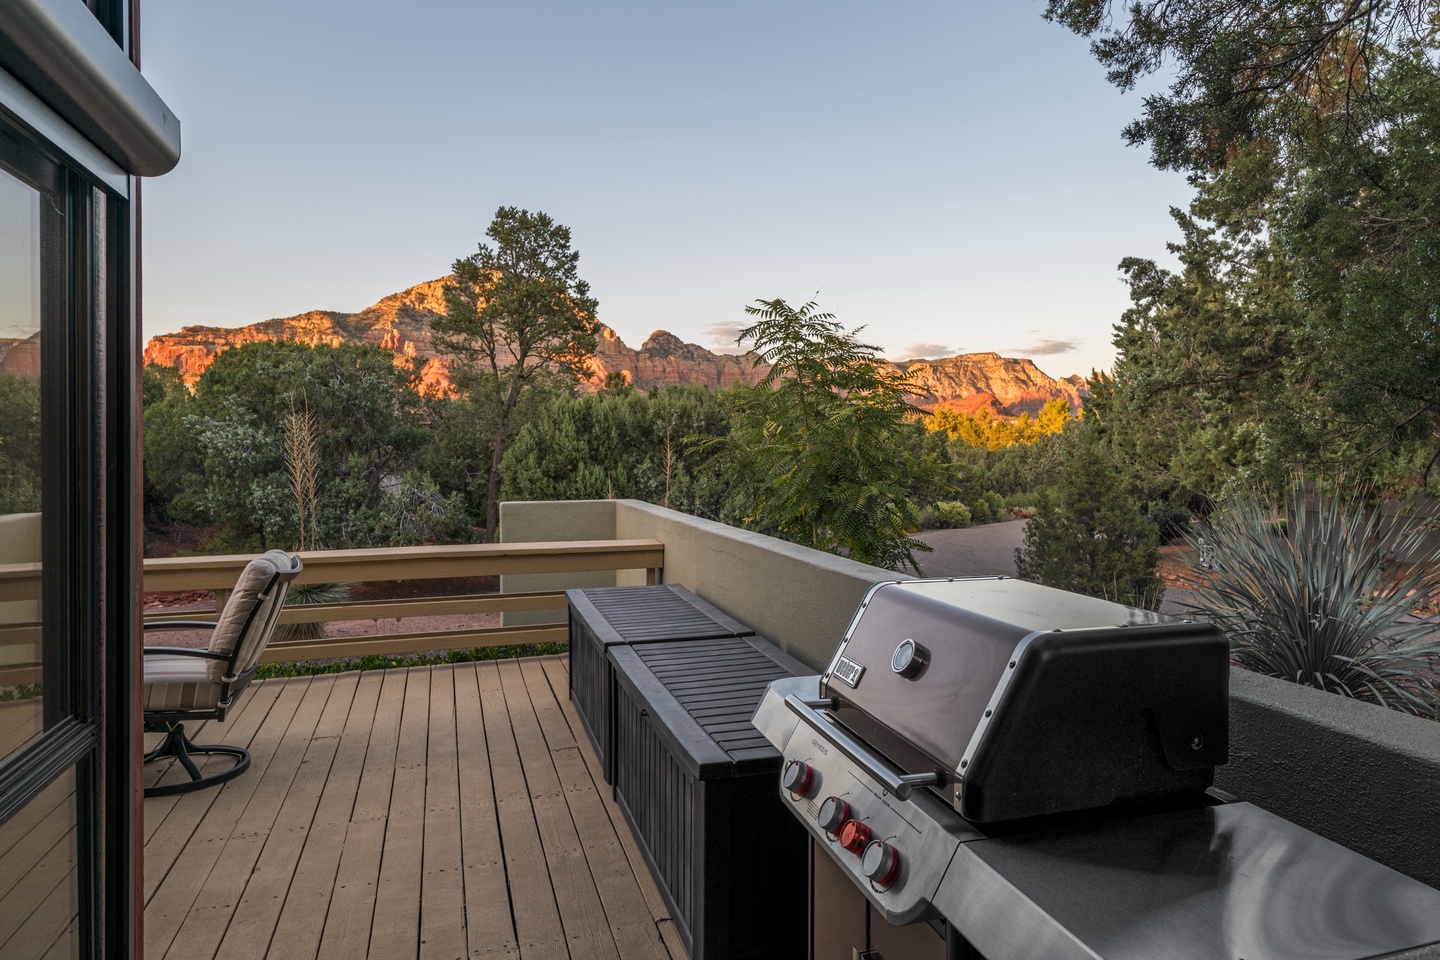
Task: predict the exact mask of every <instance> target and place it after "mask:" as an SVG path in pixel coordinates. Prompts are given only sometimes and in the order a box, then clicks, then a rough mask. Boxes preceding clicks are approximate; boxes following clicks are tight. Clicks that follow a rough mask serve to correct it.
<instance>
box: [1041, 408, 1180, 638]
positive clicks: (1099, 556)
mask: <svg viewBox="0 0 1440 960" xmlns="http://www.w3.org/2000/svg"><path fill="white" fill-rule="evenodd" d="M1070 433H1071V436H1070V437H1069V438H1068V439H1069V440H1070V441H1071V442H1070V455H1069V457H1068V458H1067V459H1066V463H1065V466H1064V468H1063V470H1062V471H1061V474H1060V482H1059V485H1058V488H1057V490H1056V492H1055V497H1054V498H1053V499H1052V500H1050V501H1049V502H1047V503H1046V504H1045V505H1044V506H1042V507H1041V508H1040V510H1039V512H1038V513H1037V514H1036V515H1035V516H1034V517H1033V518H1032V519H1031V520H1030V522H1029V523H1028V524H1027V525H1026V527H1025V545H1024V546H1023V547H1022V548H1021V549H1019V550H1016V551H1015V569H1016V572H1017V573H1018V574H1019V576H1020V577H1022V578H1024V579H1026V580H1033V581H1035V582H1037V583H1043V584H1046V585H1048V586H1052V587H1059V588H1061V589H1062V590H1073V591H1075V592H1076V593H1084V594H1088V595H1089V596H1092V597H1104V598H1106V599H1107V600H1116V601H1119V602H1121V603H1128V604H1132V605H1134V606H1141V607H1146V608H1148V609H1154V608H1155V607H1157V606H1159V603H1160V598H1161V594H1162V593H1163V589H1164V588H1163V584H1162V583H1161V581H1160V578H1159V577H1158V576H1157V575H1156V572H1155V571H1156V567H1157V566H1158V564H1159V561H1160V556H1159V552H1158V551H1157V550H1156V547H1155V544H1156V539H1157V531H1156V529H1155V525H1154V524H1153V523H1151V522H1149V521H1148V520H1146V519H1145V518H1144V516H1142V515H1141V513H1140V507H1139V505H1138V504H1137V503H1136V502H1135V500H1134V499H1133V498H1131V497H1130V496H1128V495H1127V493H1126V492H1125V489H1124V484H1123V483H1122V482H1121V475H1120V471H1119V470H1118V469H1117V468H1116V466H1115V463H1114V462H1113V461H1112V460H1111V458H1110V455H1109V452H1108V450H1107V449H1106V448H1105V447H1104V445H1103V444H1102V443H1101V442H1100V437H1099V435H1098V431H1097V430H1096V429H1095V428H1094V427H1093V426H1086V425H1085V424H1083V423H1077V424H1075V425H1074V426H1072V427H1071V428H1070Z"/></svg>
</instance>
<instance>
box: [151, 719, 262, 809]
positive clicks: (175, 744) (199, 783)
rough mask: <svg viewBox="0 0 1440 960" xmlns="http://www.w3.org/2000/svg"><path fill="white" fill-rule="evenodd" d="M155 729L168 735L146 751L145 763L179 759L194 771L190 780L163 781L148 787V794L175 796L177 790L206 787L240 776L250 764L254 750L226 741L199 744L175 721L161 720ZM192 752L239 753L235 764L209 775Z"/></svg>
mask: <svg viewBox="0 0 1440 960" xmlns="http://www.w3.org/2000/svg"><path fill="white" fill-rule="evenodd" d="M151 732H163V733H164V734H165V739H164V740H163V741H162V742H161V743H160V745H159V746H158V747H156V748H155V749H154V750H151V751H150V752H149V753H147V754H145V763H146V764H147V765H148V764H150V763H155V762H158V761H160V760H166V759H172V758H173V759H175V760H178V761H179V762H180V766H182V767H184V768H185V772H186V773H188V774H190V779H189V780H184V781H181V782H180V783H163V784H157V785H156V786H153V787H146V788H145V796H147V797H171V796H174V795H175V794H177V793H189V792H190V791H192V790H204V789H205V788H206V787H213V786H216V785H218V784H222V783H224V782H225V781H226V780H232V779H234V778H235V777H238V776H240V774H242V773H244V772H245V770H246V769H247V768H248V767H249V766H250V753H249V751H247V750H243V749H241V748H240V747H227V746H225V745H224V744H218V743H217V744H195V743H191V742H190V738H189V737H187V736H185V725H184V724H183V723H175V722H173V721H171V722H166V723H163V724H158V725H157V726H156V727H155V729H154V730H152V731H151ZM192 754H203V755H210V754H228V755H229V756H232V757H235V765H234V766H232V767H228V768H226V769H224V770H221V771H220V772H219V773H212V774H209V775H208V776H207V775H205V774H202V773H201V772H200V768H199V767H197V766H195V761H194V760H193V759H191V756H192Z"/></svg>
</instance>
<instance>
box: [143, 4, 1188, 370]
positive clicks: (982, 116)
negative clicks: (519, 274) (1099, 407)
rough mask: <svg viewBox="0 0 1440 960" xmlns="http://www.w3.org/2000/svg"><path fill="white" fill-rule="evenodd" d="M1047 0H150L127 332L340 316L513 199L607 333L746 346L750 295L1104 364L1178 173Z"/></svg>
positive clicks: (935, 349)
mask: <svg viewBox="0 0 1440 960" xmlns="http://www.w3.org/2000/svg"><path fill="white" fill-rule="evenodd" d="M1042 9H1043V4H1042V3H1041V2H1039V0H1004V2H979V0H950V2H941V3H932V2H905V0H900V2H893V3H887V4H883V5H878V4H873V3H863V4H862V3H852V2H848V0H826V2H813V3H812V2H793V0H768V2H763V3H762V2H749V0H726V2H724V3H719V2H709V3H698V2H689V3H683V2H675V0H670V2H660V0H656V2H628V0H627V2H619V0H615V2H597V0H590V2H579V0H525V2H520V3H517V2H513V0H511V2H506V3H495V2H491V0H464V2H461V0H416V2H410V3H404V4H398V3H393V2H376V0H354V2H349V3H338V2H318V0H314V2H304V3H297V2H295V0H283V2H281V0H250V2H248V3H246V4H245V5H244V6H243V8H237V7H235V6H234V5H233V4H218V3H213V2H208V0H201V2H197V0H145V17H144V33H143V35H142V43H141V52H142V55H143V62H144V69H145V73H146V75H147V77H148V78H149V80H150V82H151V84H152V85H153V86H154V87H155V89H156V90H157V91H158V92H159V93H160V95H161V96H162V97H163V98H164V99H165V100H166V102H167V103H168V104H169V105H170V106H171V107H172V108H173V109H174V110H175V112H176V114H177V115H178V116H179V118H180V120H181V124H182V138H183V150H184V153H183V156H182V158H181V161H180V166H179V167H178V168H177V169H176V170H175V171H174V172H172V173H170V174H167V175H166V176H164V177H162V178H159V179H156V180H151V181H147V182H146V183H145V185H144V191H145V192H144V230H145V264H144V265H145V329H146V334H147V336H148V335H153V334H156V333H164V332H168V331H173V330H177V329H179V328H180V327H181V326H184V325H187V324H196V323H199V324H208V325H214V326H239V325H243V324H246V323H252V322H255V321H258V320H264V319H267V318H270V317H282V316H291V315H294V314H297V313H301V312H303V311H305V310H311V309H329V310H344V311H354V310H359V309H361V308H363V307H366V306H368V305H369V304H371V303H374V302H375V301H376V300H379V299H380V298H381V297H383V296H385V295H387V294H390V293H393V292H396V291H398V290H401V289H403V288H405V287H408V286H411V285H412V284H415V283H418V282H421V281H423V280H432V279H435V278H437V277H440V276H442V275H444V274H446V273H448V272H449V269H450V264H451V263H452V262H453V261H454V260H455V259H456V258H457V257H461V256H467V255H469V254H470V253H472V252H474V250H475V247H476V244H477V243H478V242H479V241H480V240H482V239H483V238H484V232H485V228H486V226H487V225H488V224H489V222H490V220H491V218H492V217H493V216H494V213H495V210H496V208H497V207H499V206H501V205H513V206H518V207H524V208H528V209H530V210H543V211H545V212H546V213H548V214H550V215H551V216H552V217H553V218H554V219H555V220H556V221H558V222H560V223H563V224H565V225H567V226H569V227H570V228H571V231H572V235H573V241H574V245H575V248H576V249H577V250H579V251H580V275H581V276H582V277H583V278H585V279H586V280H588V281H589V282H590V284H591V292H592V294H593V295H594V296H596V297H597V298H598V300H599V303H600V319H601V320H603V321H604V322H606V323H608V324H609V325H610V326H611V327H613V328H614V329H615V330H616V332H617V333H619V335H620V336H621V338H622V339H624V340H625V341H626V342H627V343H629V344H630V345H631V346H632V347H638V346H639V345H640V343H641V342H642V341H643V340H644V339H645V337H646V336H648V335H649V333H650V332H651V331H653V330H656V329H666V330H670V331H672V332H674V333H675V334H677V335H679V336H680V337H681V338H682V339H685V340H687V341H690V342H694V343H699V344H702V345H704V346H707V347H711V348H716V347H733V343H734V332H733V331H734V330H735V329H737V328H738V326H739V325H741V324H743V322H744V320H745V318H744V315H743V312H742V308H743V306H744V305H745V304H747V303H750V302H753V301H754V300H756V299H757V298H765V299H770V298H774V297H783V298H785V299H787V300H789V301H790V302H791V303H793V304H797V305H798V304H799V303H803V302H804V301H806V300H808V299H810V298H811V297H812V296H814V295H816V294H817V292H818V301H819V303H820V305H821V307H822V308H824V309H827V310H830V311H832V312H833V313H835V314H836V315H837V317H838V319H839V320H840V321H841V322H842V323H844V324H845V325H846V326H847V327H853V326H859V325H862V324H863V325H865V326H866V328H867V329H866V330H865V332H864V334H863V335H862V336H863V337H864V338H865V339H867V340H869V341H871V342H874V343H877V344H879V345H880V346H881V347H882V352H883V353H884V354H885V355H886V356H889V357H891V358H892V359H901V358H905V357H911V356H941V355H948V354H953V353H959V352H976V351H983V350H994V351H997V352H999V353H1002V354H1005V355H1009V356H1029V357H1032V358H1033V359H1034V360H1035V361H1036V363H1037V364H1038V365H1039V366H1040V367H1041V369H1043V370H1045V371H1046V372H1047V373H1050V374H1052V375H1054V376H1063V375H1067V374H1071V373H1088V372H1089V370H1090V369H1091V368H1101V369H1107V368H1108V367H1109V366H1110V364H1111V363H1112V361H1113V358H1114V351H1113V348H1112V346H1111V343H1110V337H1111V327H1112V325H1113V324H1114V323H1115V322H1116V320H1117V319H1118V318H1119V314H1120V312H1121V311H1122V310H1123V309H1124V308H1125V306H1126V305H1127V303H1128V297H1127V295H1126V288H1125V286H1124V283H1123V282H1122V280H1121V278H1120V274H1119V271H1118V269H1117V265H1118V263H1119V261H1120V258H1121V257H1123V256H1127V255H1143V256H1149V257H1156V258H1164V257H1165V242H1166V241H1167V240H1171V239H1174V238H1175V237H1176V230H1175V229H1174V226H1173V224H1172V222H1171V220H1170V218H1169V215H1168V208H1169V207H1170V206H1172V205H1180V206H1183V205H1184V204H1185V203H1187V202H1188V199H1189V196H1190V192H1189V190H1188V188H1187V187H1186V185H1185V183H1184V181H1183V179H1181V178H1180V177H1179V176H1178V175H1175V174H1166V173H1161V172H1158V171H1156V170H1155V169H1154V168H1152V167H1150V166H1149V165H1148V162H1147V161H1148V154H1147V153H1146V152H1145V151H1144V150H1143V149H1137V148H1133V147H1127V146H1125V144H1124V142H1123V140H1122V138H1121V135H1120V131H1121V128H1122V127H1123V126H1124V124H1125V123H1126V122H1127V121H1128V120H1130V119H1132V118H1133V117H1134V116H1135V115H1136V114H1137V113H1138V111H1139V110H1140V107H1141V97H1140V94H1136V93H1129V94H1124V95H1122V94H1121V93H1119V92H1118V91H1117V90H1115V89H1114V88H1113V87H1111V86H1110V85H1109V84H1108V83H1106V81H1105V78H1104V75H1103V72H1102V70H1101V68H1100V67H1099V65H1098V64H1096V63H1095V62H1094V60H1093V59H1092V58H1091V57H1090V55H1089V51H1088V46H1087V44H1086V42H1085V41H1084V40H1083V39H1081V38H1078V37H1075V36H1073V35H1072V34H1070V33H1068V32H1066V31H1064V30H1062V29H1061V28H1059V27H1057V26H1053V25H1051V24H1047V23H1045V22H1044V20H1042V19H1041V11H1042Z"/></svg>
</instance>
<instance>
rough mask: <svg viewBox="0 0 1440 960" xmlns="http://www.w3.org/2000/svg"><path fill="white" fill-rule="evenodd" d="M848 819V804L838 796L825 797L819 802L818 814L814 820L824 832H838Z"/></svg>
mask: <svg viewBox="0 0 1440 960" xmlns="http://www.w3.org/2000/svg"><path fill="white" fill-rule="evenodd" d="M849 819H850V804H848V803H846V802H845V801H844V800H841V799H840V798H839V797H826V798H825V802H824V803H822V804H820V815H819V816H817V817H816V818H815V822H816V823H818V824H820V829H821V830H824V831H825V832H826V833H839V832H840V828H841V827H842V826H843V825H844V824H845V821H846V820H849Z"/></svg>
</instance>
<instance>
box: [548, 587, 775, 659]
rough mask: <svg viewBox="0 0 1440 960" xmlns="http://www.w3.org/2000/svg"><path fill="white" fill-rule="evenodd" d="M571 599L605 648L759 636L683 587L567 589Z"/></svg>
mask: <svg viewBox="0 0 1440 960" xmlns="http://www.w3.org/2000/svg"><path fill="white" fill-rule="evenodd" d="M565 599H566V600H567V601H568V602H569V604H570V606H571V608H573V609H574V610H575V612H576V613H577V614H578V615H580V616H581V617H582V618H583V619H584V621H585V623H586V625H587V626H589V627H590V628H591V629H592V630H594V631H595V635H596V637H597V639H598V640H599V641H600V643H601V645H603V646H610V645H611V644H617V643H654V642H657V641H663V640H694V639H704V638H707V637H746V636H750V635H751V634H753V633H754V632H755V631H754V630H752V629H750V628H749V627H747V626H746V625H745V624H743V623H741V622H740V621H738V620H736V619H734V618H733V617H731V616H729V615H728V614H726V613H725V611H723V610H721V609H720V608H718V607H716V606H713V605H712V604H709V603H706V602H705V601H704V600H702V599H700V598H699V597H697V596H695V594H693V593H691V592H690V591H689V590H687V589H685V588H684V587H682V586H680V585H679V584H669V583H667V584H663V585H660V586H653V587H590V588H588V589H583V590H579V589H575V590H566V591H565Z"/></svg>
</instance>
